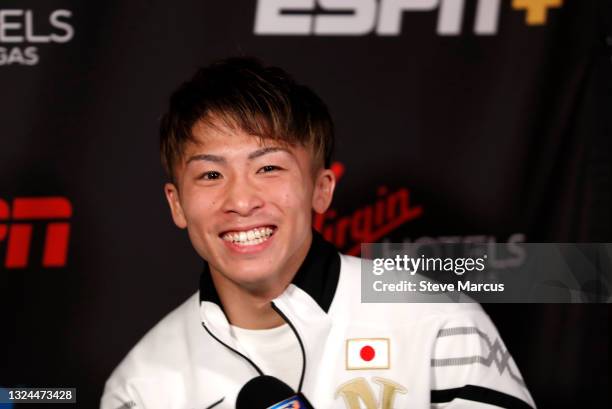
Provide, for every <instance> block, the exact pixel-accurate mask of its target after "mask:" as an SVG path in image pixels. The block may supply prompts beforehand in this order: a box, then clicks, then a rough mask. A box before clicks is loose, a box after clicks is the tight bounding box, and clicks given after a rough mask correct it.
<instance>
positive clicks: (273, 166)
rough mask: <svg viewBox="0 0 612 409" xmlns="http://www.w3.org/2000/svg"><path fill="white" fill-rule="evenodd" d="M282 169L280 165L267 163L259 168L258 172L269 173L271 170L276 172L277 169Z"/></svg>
mask: <svg viewBox="0 0 612 409" xmlns="http://www.w3.org/2000/svg"><path fill="white" fill-rule="evenodd" d="M281 169H282V168H281V167H280V166H275V165H266V166H264V167H262V168H261V169H259V170H258V171H257V173H269V172H274V171H275V170H281Z"/></svg>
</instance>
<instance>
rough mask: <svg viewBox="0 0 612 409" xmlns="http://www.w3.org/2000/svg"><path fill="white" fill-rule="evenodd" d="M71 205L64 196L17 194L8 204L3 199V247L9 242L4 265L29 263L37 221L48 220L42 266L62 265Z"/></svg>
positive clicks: (0, 240)
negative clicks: (22, 195)
mask: <svg viewBox="0 0 612 409" xmlns="http://www.w3.org/2000/svg"><path fill="white" fill-rule="evenodd" d="M71 216H72V205H71V203H70V201H69V200H68V199H66V198H65V197H17V198H15V199H13V202H12V203H11V205H10V206H9V204H8V202H7V201H5V200H3V199H0V246H2V244H4V243H6V247H5V248H6V257H5V260H4V267H6V268H25V267H27V266H28V264H29V261H30V260H29V258H30V243H31V242H32V231H33V227H34V224H38V223H45V224H46V230H45V240H44V249H43V256H42V266H43V267H63V266H65V265H66V260H67V255H68V241H69V238H70V222H69V219H70V217H71Z"/></svg>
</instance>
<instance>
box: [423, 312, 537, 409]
mask: <svg viewBox="0 0 612 409" xmlns="http://www.w3.org/2000/svg"><path fill="white" fill-rule="evenodd" d="M431 374H432V390H431V403H432V408H436V409H442V408H444V409H463V408H474V409H475V408H482V409H484V408H490V409H491V408H508V409H515V408H516V409H530V408H535V404H534V402H533V399H532V398H531V395H530V394H529V391H528V389H527V386H526V385H525V382H524V381H523V378H522V376H521V373H520V371H519V369H518V368H517V366H516V364H515V362H514V360H513V359H512V356H511V355H510V353H509V352H508V349H507V348H506V346H505V345H504V343H503V341H502V339H501V337H500V335H499V333H498V331H497V329H496V328H495V326H494V324H493V323H492V322H491V319H490V318H489V316H488V315H487V314H486V313H485V312H484V311H482V309H480V308H479V309H475V310H472V311H469V312H467V313H464V314H454V315H453V316H451V317H449V318H448V319H445V320H443V323H442V325H441V326H440V328H439V329H438V332H437V336H436V339H435V341H434V347H433V353H432V359H431Z"/></svg>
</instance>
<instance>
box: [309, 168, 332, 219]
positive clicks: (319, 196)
mask: <svg viewBox="0 0 612 409" xmlns="http://www.w3.org/2000/svg"><path fill="white" fill-rule="evenodd" d="M335 188H336V176H335V175H334V172H332V171H331V170H330V169H322V170H320V171H319V172H318V173H317V176H316V178H315V184H314V191H313V194H312V209H313V210H314V211H315V212H317V213H324V212H325V211H326V210H327V208H328V207H329V205H330V204H331V201H332V198H333V197H334V189H335Z"/></svg>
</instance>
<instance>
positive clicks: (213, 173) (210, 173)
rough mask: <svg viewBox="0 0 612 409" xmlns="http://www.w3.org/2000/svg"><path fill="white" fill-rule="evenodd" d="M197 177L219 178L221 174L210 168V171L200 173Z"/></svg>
mask: <svg viewBox="0 0 612 409" xmlns="http://www.w3.org/2000/svg"><path fill="white" fill-rule="evenodd" d="M198 179H204V180H216V179H221V174H220V173H219V172H217V171H216V170H211V171H208V172H204V173H202V174H201V175H200V177H199V178H198Z"/></svg>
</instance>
